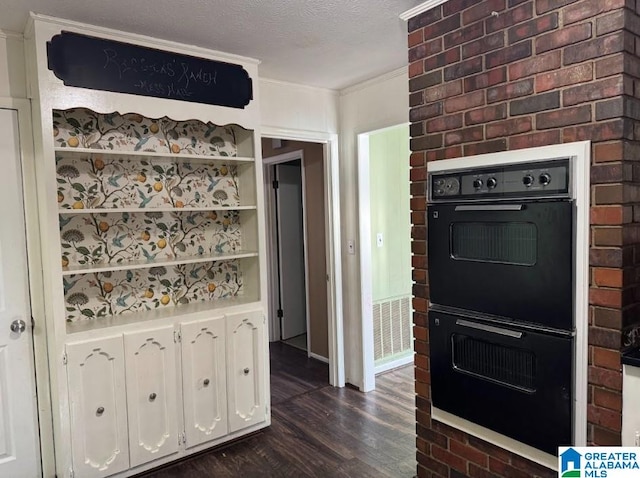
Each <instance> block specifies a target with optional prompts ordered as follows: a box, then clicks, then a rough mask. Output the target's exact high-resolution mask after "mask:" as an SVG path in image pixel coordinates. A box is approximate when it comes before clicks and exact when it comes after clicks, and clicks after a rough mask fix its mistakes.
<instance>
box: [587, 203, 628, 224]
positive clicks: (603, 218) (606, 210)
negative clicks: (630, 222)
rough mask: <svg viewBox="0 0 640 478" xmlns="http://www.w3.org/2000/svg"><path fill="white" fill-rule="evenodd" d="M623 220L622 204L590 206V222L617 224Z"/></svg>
mask: <svg viewBox="0 0 640 478" xmlns="http://www.w3.org/2000/svg"><path fill="white" fill-rule="evenodd" d="M623 222H624V208H623V206H592V207H591V224H599V225H611V226H613V225H618V224H623Z"/></svg>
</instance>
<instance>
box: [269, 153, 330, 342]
mask: <svg viewBox="0 0 640 478" xmlns="http://www.w3.org/2000/svg"><path fill="white" fill-rule="evenodd" d="M276 177H277V178H278V189H277V190H276V194H277V197H278V200H277V204H278V248H279V257H280V265H279V268H280V304H281V306H280V308H281V310H282V322H281V324H282V329H281V335H282V340H287V339H290V338H291V337H296V336H297V335H301V334H304V333H305V332H306V331H307V310H306V290H305V273H304V240H303V234H304V228H303V219H302V214H303V212H302V174H301V168H300V165H299V164H298V165H291V164H278V165H276ZM318 220H324V219H323V218H318Z"/></svg>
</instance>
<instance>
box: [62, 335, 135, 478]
mask: <svg viewBox="0 0 640 478" xmlns="http://www.w3.org/2000/svg"><path fill="white" fill-rule="evenodd" d="M66 351H67V384H68V386H69V404H70V413H71V449H72V450H73V453H72V455H73V470H74V472H75V476H78V477H82V478H85V477H91V478H97V477H102V476H109V475H112V474H114V473H117V472H119V471H123V470H126V469H127V468H129V439H128V433H127V394H126V391H125V378H124V377H125V374H124V349H123V346H122V336H121V335H118V336H115V337H106V338H103V339H98V340H89V341H84V342H76V343H71V344H67V346H66Z"/></svg>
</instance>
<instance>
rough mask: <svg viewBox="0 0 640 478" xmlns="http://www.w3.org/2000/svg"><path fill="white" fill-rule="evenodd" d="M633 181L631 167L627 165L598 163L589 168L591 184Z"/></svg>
mask: <svg viewBox="0 0 640 478" xmlns="http://www.w3.org/2000/svg"><path fill="white" fill-rule="evenodd" d="M625 181H633V165H632V164H629V162H627V163H614V162H609V163H600V164H596V165H594V166H591V184H603V183H621V182H625Z"/></svg>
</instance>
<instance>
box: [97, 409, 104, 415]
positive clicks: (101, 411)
mask: <svg viewBox="0 0 640 478" xmlns="http://www.w3.org/2000/svg"><path fill="white" fill-rule="evenodd" d="M103 413H104V407H98V409H97V410H96V415H98V416H100V415H102V414H103Z"/></svg>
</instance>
